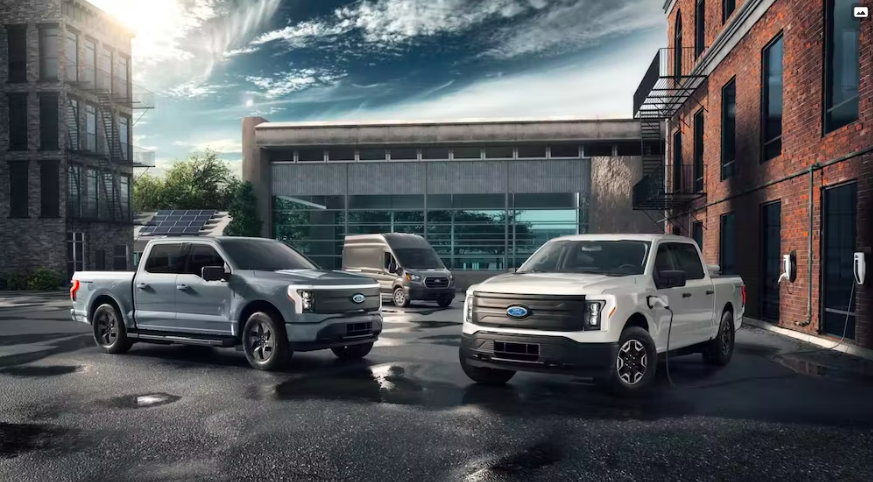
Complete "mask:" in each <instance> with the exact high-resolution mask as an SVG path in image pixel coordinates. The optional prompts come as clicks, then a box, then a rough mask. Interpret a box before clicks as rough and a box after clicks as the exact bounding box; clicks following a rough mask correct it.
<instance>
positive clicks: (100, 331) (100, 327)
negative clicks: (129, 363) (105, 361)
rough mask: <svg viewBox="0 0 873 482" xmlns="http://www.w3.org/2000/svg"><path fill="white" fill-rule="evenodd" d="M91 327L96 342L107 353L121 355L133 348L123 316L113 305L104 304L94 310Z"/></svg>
mask: <svg viewBox="0 0 873 482" xmlns="http://www.w3.org/2000/svg"><path fill="white" fill-rule="evenodd" d="M91 327H92V328H91V330H92V332H93V333H94V342H95V343H97V346H98V347H100V349H101V350H103V351H105V352H106V353H110V354H112V355H120V354H122V353H127V351H128V350H130V347H131V346H133V341H132V340H131V339H130V338H128V337H127V327H126V326H124V320H123V319H122V318H121V314H119V312H118V309H117V308H116V307H115V305H112V304H111V303H103V304H102V305H100V306H98V307H97V309H96V310H94V315H93V317H92V319H91Z"/></svg>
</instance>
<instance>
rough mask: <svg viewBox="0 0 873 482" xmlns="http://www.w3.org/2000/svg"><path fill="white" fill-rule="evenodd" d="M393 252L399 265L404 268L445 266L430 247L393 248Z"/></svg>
mask: <svg viewBox="0 0 873 482" xmlns="http://www.w3.org/2000/svg"><path fill="white" fill-rule="evenodd" d="M394 254H395V255H396V256H397V261H399V262H400V266H402V267H404V268H406V269H445V267H446V266H445V265H444V264H443V262H442V260H440V258H439V256H437V254H436V253H435V252H434V251H433V250H432V249H426V248H402V249H395V250H394Z"/></svg>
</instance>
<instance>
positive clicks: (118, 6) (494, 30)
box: [90, 0, 667, 172]
mask: <svg viewBox="0 0 873 482" xmlns="http://www.w3.org/2000/svg"><path fill="white" fill-rule="evenodd" d="M90 2H91V3H93V4H94V5H96V6H97V7H99V8H102V9H103V10H105V11H106V12H108V13H110V14H112V15H114V16H115V17H116V18H118V19H119V20H120V21H121V22H123V23H124V24H126V25H127V26H128V27H130V28H131V29H132V30H133V31H134V32H135V33H136V37H135V38H134V40H133V56H134V59H133V76H134V83H135V84H136V85H137V86H138V87H142V88H144V89H147V90H149V91H152V92H154V93H155V95H156V108H155V109H154V110H152V111H147V112H146V113H145V114H143V115H142V116H141V117H140V116H137V120H136V123H135V125H134V143H135V144H136V145H137V146H138V147H143V148H147V149H152V150H154V151H155V153H156V159H157V161H158V167H159V168H160V167H166V166H167V165H168V164H169V163H170V162H171V161H172V160H174V159H184V158H185V157H186V156H187V155H188V154H189V153H191V152H196V151H201V150H203V149H205V148H211V149H213V150H216V151H218V152H220V153H221V155H222V158H224V159H225V160H227V161H228V162H229V165H230V166H231V167H232V169H233V170H234V171H235V172H239V160H240V159H241V130H240V125H241V119H242V118H243V117H247V116H261V117H264V118H266V119H268V120H271V121H316V120H319V121H320V120H446V119H461V118H507V117H512V118H518V117H522V118H556V117H581V118H592V119H594V118H621V117H631V115H632V112H631V111H632V107H631V105H632V96H633V92H634V90H635V89H636V87H637V85H638V84H639V82H640V79H642V76H643V74H644V72H645V70H646V68H647V67H648V66H649V63H650V62H651V60H652V58H653V57H654V55H655V52H656V49H657V48H659V47H663V46H666V43H667V42H666V16H665V14H664V12H663V10H662V4H663V2H662V1H660V0H355V1H349V0H90ZM156 171H157V172H160V169H157V170H156Z"/></svg>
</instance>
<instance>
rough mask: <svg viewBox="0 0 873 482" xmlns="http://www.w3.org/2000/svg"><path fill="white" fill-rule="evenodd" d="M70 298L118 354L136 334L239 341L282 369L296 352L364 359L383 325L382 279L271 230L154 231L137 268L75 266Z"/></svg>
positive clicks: (257, 359) (190, 341) (261, 364)
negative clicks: (250, 233) (347, 269)
mask: <svg viewBox="0 0 873 482" xmlns="http://www.w3.org/2000/svg"><path fill="white" fill-rule="evenodd" d="M70 298H71V299H72V302H73V308H72V309H71V310H70V315H71V316H72V318H73V320H75V321H79V322H83V323H88V324H90V325H91V326H92V328H93V332H94V340H95V341H96V342H97V345H98V346H99V347H100V348H102V349H103V350H104V351H106V352H108V353H113V354H115V353H125V352H127V351H128V350H129V349H130V348H131V346H132V345H133V343H135V342H148V343H159V344H186V345H205V346H215V347H234V346H235V347H241V349H242V351H244V352H245V355H246V358H247V359H248V361H249V363H250V364H251V366H252V367H254V368H257V369H260V370H275V369H279V368H281V367H282V366H283V365H284V364H285V362H286V361H287V360H288V359H289V358H290V357H291V354H292V353H293V352H294V351H301V352H302V351H313V350H321V349H326V348H330V349H331V350H333V352H334V353H335V354H336V355H337V356H338V357H340V358H344V359H356V358H363V357H364V356H366V355H367V354H368V353H369V352H370V350H371V349H372V347H373V343H374V342H375V341H376V340H377V338H378V337H379V334H380V333H381V332H382V315H381V312H380V309H381V307H382V301H381V296H380V293H379V285H378V284H377V283H376V282H374V281H373V280H371V279H370V278H367V277H364V276H360V275H355V274H350V273H343V272H339V271H323V270H319V269H318V268H317V267H316V266H315V265H314V264H313V263H312V262H311V261H309V260H308V259H307V258H306V257H304V256H303V255H301V254H300V253H298V252H297V251H295V250H294V249H292V248H290V247H289V246H287V245H285V244H283V243H281V242H279V241H275V240H271V239H261V238H238V237H215V238H203V237H171V238H163V239H157V240H153V241H151V242H150V243H149V244H148V246H146V249H145V252H144V253H143V257H142V259H141V260H140V262H139V265H138V267H137V271H136V272H118V271H111V272H103V271H83V272H77V273H75V274H74V275H73V280H72V288H71V289H70Z"/></svg>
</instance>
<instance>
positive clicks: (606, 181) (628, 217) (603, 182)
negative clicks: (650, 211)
mask: <svg viewBox="0 0 873 482" xmlns="http://www.w3.org/2000/svg"><path fill="white" fill-rule="evenodd" d="M642 177H643V165H642V161H641V160H640V158H639V157H594V158H592V159H591V208H590V209H589V210H588V229H589V232H591V233H663V232H664V230H663V228H662V227H661V226H659V225H658V224H656V223H655V222H654V221H653V220H652V218H650V217H649V216H647V215H646V213H645V212H644V211H634V210H633V206H632V202H631V201H632V198H631V192H632V189H633V186H634V184H636V183H637V182H638V181H639V180H640V179H642Z"/></svg>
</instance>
